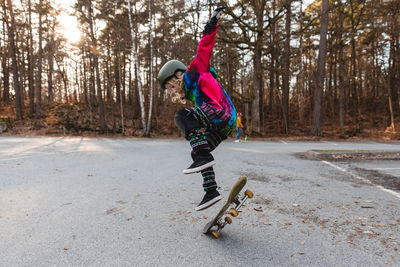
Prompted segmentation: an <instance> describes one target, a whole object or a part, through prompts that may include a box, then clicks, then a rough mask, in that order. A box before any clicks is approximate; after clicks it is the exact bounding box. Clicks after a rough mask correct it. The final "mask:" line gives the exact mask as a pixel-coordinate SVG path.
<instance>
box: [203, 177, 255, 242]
mask: <svg viewBox="0 0 400 267" xmlns="http://www.w3.org/2000/svg"><path fill="white" fill-rule="evenodd" d="M246 182H247V178H246V177H240V178H239V179H238V180H237V182H236V183H235V184H234V185H233V187H232V190H231V192H230V193H229V197H228V200H227V201H226V203H225V205H224V206H223V207H222V208H221V210H220V211H219V212H218V213H217V216H215V217H214V218H213V219H212V220H211V221H209V222H208V223H207V224H206V226H204V229H203V234H208V233H211V234H212V235H213V236H214V237H215V238H219V235H220V233H221V230H222V229H223V228H224V227H225V225H227V224H231V223H232V217H237V216H238V214H239V209H240V207H241V206H242V205H243V203H244V202H245V201H246V200H247V199H248V198H252V197H253V192H252V191H250V190H246V191H245V192H244V196H243V197H242V198H240V196H239V193H240V191H241V190H242V189H243V187H244V186H245V185H246ZM231 205H232V206H233V207H232V208H231V209H230V210H229V211H228V212H226V211H227V210H228V209H229V207H230V206H231ZM226 213H228V214H229V215H231V216H232V217H230V216H225V218H224V219H222V217H224V215H225V214H226ZM213 228H214V229H213Z"/></svg>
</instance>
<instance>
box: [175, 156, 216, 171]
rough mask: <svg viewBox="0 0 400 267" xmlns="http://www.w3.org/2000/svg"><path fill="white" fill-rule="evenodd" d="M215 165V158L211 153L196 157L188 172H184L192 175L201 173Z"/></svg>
mask: <svg viewBox="0 0 400 267" xmlns="http://www.w3.org/2000/svg"><path fill="white" fill-rule="evenodd" d="M215 163H216V162H215V160H214V157H213V156H212V155H211V154H210V153H206V154H199V155H195V156H194V161H193V163H192V165H190V166H189V168H187V169H186V170H183V173H184V174H191V173H195V172H200V171H202V170H204V169H207V168H209V167H211V166H213V165H215Z"/></svg>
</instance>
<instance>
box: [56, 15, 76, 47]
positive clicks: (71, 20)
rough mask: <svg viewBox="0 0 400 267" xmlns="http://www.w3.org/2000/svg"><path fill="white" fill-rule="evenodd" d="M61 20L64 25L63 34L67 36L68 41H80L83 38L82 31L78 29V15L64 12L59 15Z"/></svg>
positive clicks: (62, 25)
mask: <svg viewBox="0 0 400 267" xmlns="http://www.w3.org/2000/svg"><path fill="white" fill-rule="evenodd" d="M59 21H60V24H61V27H62V34H63V35H64V36H65V38H66V39H67V40H68V42H70V43H76V42H79V40H80V38H81V32H80V31H79V29H78V21H77V19H76V17H73V16H70V15H68V14H66V13H62V14H61V15H60V17H59Z"/></svg>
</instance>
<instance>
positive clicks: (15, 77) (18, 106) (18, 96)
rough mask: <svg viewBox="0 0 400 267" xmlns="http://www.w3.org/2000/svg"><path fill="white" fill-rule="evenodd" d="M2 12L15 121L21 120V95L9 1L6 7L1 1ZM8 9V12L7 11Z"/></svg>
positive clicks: (9, 0)
mask: <svg viewBox="0 0 400 267" xmlns="http://www.w3.org/2000/svg"><path fill="white" fill-rule="evenodd" d="M2 6H3V12H4V21H5V22H6V25H7V32H8V42H9V47H10V55H11V61H12V72H13V82H14V91H15V108H16V115H17V120H22V119H23V115H22V108H23V102H22V95H21V88H20V81H19V70H18V65H17V51H16V47H15V18H14V11H13V6H12V3H11V0H7V6H6V3H5V0H2ZM7 7H8V10H7ZM7 13H10V21H9V20H8V15H7Z"/></svg>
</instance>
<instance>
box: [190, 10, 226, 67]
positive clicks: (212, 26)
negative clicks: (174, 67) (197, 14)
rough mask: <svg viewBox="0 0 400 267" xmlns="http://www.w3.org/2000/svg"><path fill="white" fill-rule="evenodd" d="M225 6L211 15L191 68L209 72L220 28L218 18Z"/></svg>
mask: <svg viewBox="0 0 400 267" xmlns="http://www.w3.org/2000/svg"><path fill="white" fill-rule="evenodd" d="M224 9H225V7H218V8H217V9H215V10H214V11H213V13H212V15H211V18H210V20H209V21H208V22H207V24H206V26H205V27H204V30H203V35H202V37H201V40H200V43H199V46H198V48H197V54H196V57H195V58H194V60H193V61H192V63H191V64H190V67H189V68H190V69H191V70H194V71H196V72H198V73H200V72H207V71H209V68H210V58H211V54H212V51H213V48H214V44H215V35H216V34H217V29H218V20H219V18H220V17H221V14H222V11H223V10H224Z"/></svg>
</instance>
